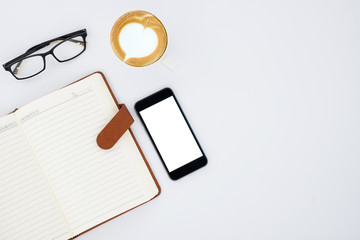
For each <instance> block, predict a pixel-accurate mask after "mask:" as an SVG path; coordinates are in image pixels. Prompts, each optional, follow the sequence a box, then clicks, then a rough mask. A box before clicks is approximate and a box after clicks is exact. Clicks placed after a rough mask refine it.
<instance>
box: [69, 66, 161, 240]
mask: <svg viewBox="0 0 360 240" xmlns="http://www.w3.org/2000/svg"><path fill="white" fill-rule="evenodd" d="M96 73H99V74H101V76H102V78H103V79H104V81H105V83H106V86H107V87H108V89H109V91H110V93H111V96H112V97H113V99H114V101H115V103H116V105H117V106H118V108H119V110H120V109H121V107H122V106H124V105H123V104H119V103H118V102H117V100H116V98H115V95H114V93H113V92H112V90H111V88H110V85H109V83H108V81H107V80H106V78H105V76H104V74H103V73H102V72H94V73H92V74H90V75H88V76H86V77H84V78H81V79H80V80H78V81H81V80H82V79H85V78H87V77H89V76H91V75H93V74H96ZM78 81H75V82H78ZM75 82H74V83H75ZM126 111H127V109H126ZM128 114H129V115H130V113H128ZM116 116H117V115H115V117H116ZM122 116H125V121H121V116H120V118H116V119H117V121H116V122H113V121H111V122H112V123H115V124H119V128H120V130H119V128H118V134H121V132H122V131H123V130H124V128H126V126H130V125H131V123H130V122H129V121H131V120H129V118H126V114H124V115H122ZM130 116H131V115H130ZM122 124H124V125H122ZM129 124H130V125H129ZM108 126H109V125H107V127H108ZM105 128H106V127H105ZM110 128H114V124H112V126H110ZM125 131H126V130H125ZM129 131H130V133H131V136H132V138H133V139H134V142H135V143H136V146H137V148H138V149H139V152H140V154H141V156H142V158H143V160H144V162H145V164H146V166H147V168H148V170H149V172H150V174H151V176H152V178H153V180H154V182H155V184H156V186H157V188H158V190H159V192H158V194H157V195H155V196H154V197H153V198H152V199H154V198H156V197H157V196H159V195H160V193H161V188H160V185H159V183H158V181H157V180H156V178H155V175H154V173H153V171H152V170H151V168H150V165H149V163H148V162H147V160H146V158H145V155H144V153H143V152H142V150H141V148H140V146H139V144H138V142H137V141H136V138H135V136H134V134H133V132H132V131H131V129H130V128H129ZM102 132H103V131H102ZM122 133H123V132H122ZM121 135H122V134H121ZM110 138H111V137H110ZM117 140H118V139H116V137H115V139H114V138H111V139H110V145H114V144H115V143H116V141H117ZM114 141H115V142H114ZM105 146H109V144H105ZM104 151H106V150H104ZM152 199H150V200H148V201H146V202H144V203H142V204H140V205H138V206H141V205H143V204H145V203H147V202H149V201H151V200H152ZM138 206H136V207H138ZM136 207H134V208H136ZM134 208H131V209H129V210H127V211H125V212H122V213H120V214H119V215H116V216H115V217H113V218H110V219H108V220H106V221H104V222H102V223H100V224H98V225H96V226H94V227H92V228H90V229H88V230H86V231H84V232H82V233H80V234H78V235H76V236H74V237H73V238H71V239H75V238H77V237H78V236H80V235H82V234H84V233H86V232H88V231H90V230H91V229H94V228H96V227H98V226H100V225H102V224H104V223H106V222H108V221H110V220H112V219H114V218H116V217H118V216H120V215H122V214H124V213H126V212H128V211H131V210H132V209H134Z"/></svg>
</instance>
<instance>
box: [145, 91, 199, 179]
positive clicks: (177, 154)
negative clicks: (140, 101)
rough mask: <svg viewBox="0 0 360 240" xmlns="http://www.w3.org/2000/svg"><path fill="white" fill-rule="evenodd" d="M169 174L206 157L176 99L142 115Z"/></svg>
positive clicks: (152, 108)
mask: <svg viewBox="0 0 360 240" xmlns="http://www.w3.org/2000/svg"><path fill="white" fill-rule="evenodd" d="M140 115H141V117H142V118H143V120H144V122H145V125H146V127H147V129H148V130H149V132H150V135H151V136H152V138H153V140H154V142H155V145H156V147H157V148H158V150H159V152H160V155H161V157H162V159H163V160H164V162H165V165H166V167H167V169H168V170H169V172H172V171H173V170H175V169H178V168H179V167H181V166H183V165H185V164H187V163H189V162H191V161H193V160H195V159H197V158H199V157H201V156H203V154H202V153H201V150H200V148H199V146H198V144H197V143H196V141H195V138H194V136H193V135H192V133H191V131H190V129H189V127H188V125H187V124H186V121H185V119H184V117H183V115H182V114H181V111H180V109H179V107H178V105H177V104H176V102H175V99H174V97H172V96H171V97H168V98H166V99H164V100H162V101H161V102H158V103H156V104H154V105H152V106H151V107H148V108H146V109H144V110H142V111H140Z"/></svg>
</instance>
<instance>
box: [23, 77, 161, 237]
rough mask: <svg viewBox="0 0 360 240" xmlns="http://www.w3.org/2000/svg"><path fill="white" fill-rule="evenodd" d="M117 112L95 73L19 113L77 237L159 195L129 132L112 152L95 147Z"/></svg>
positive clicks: (103, 84) (106, 90) (104, 86)
mask: <svg viewBox="0 0 360 240" xmlns="http://www.w3.org/2000/svg"><path fill="white" fill-rule="evenodd" d="M50 103H51V104H50ZM117 111H118V108H117V107H116V105H115V103H114V100H113V99H112V97H111V95H110V93H109V91H108V89H107V87H106V85H105V83H104V80H103V79H102V77H101V75H100V74H94V75H92V76H90V77H88V78H87V79H84V80H81V81H80V82H77V83H75V84H73V85H71V86H68V87H66V88H64V89H61V90H59V91H57V92H55V93H53V94H51V95H49V96H46V97H44V98H42V99H40V100H38V101H36V102H34V103H32V104H30V105H28V106H26V107H24V108H23V109H22V110H21V112H20V111H19V112H18V113H17V114H18V116H19V119H20V121H21V122H22V126H23V129H24V131H25V133H26V135H27V137H28V139H29V142H30V143H31V145H32V147H33V149H34V152H35V154H36V156H37V158H38V160H39V162H40V163H41V166H42V168H43V170H44V172H45V173H46V176H47V178H48V181H49V182H50V185H51V186H52V189H53V192H54V193H55V195H56V197H57V200H58V202H59V203H60V205H61V208H62V210H63V212H64V215H65V216H66V218H67V220H68V222H69V223H70V225H71V228H72V230H73V232H74V233H76V234H78V233H81V232H83V231H86V230H88V229H89V228H91V227H94V226H95V225H97V224H99V223H102V222H104V221H106V220H108V219H109V218H112V217H114V216H116V215H118V214H120V213H122V212H124V211H126V210H129V209H130V208H132V207H135V206H137V205H139V204H141V203H143V202H145V201H147V200H149V199H151V198H152V197H153V196H155V195H156V193H157V191H158V190H157V188H156V186H155V183H154V182H153V179H152V178H151V176H150V173H149V172H148V170H147V168H146V166H145V163H144V161H143V159H142V157H141V155H140V153H139V151H138V149H137V148H136V145H135V143H134V141H133V139H132V137H131V135H130V133H129V132H127V133H126V134H124V136H123V137H122V138H121V139H120V141H119V142H118V143H117V144H116V145H115V146H114V147H113V148H112V149H111V150H102V149H100V148H99V147H98V146H97V143H96V137H97V135H98V134H99V133H100V131H101V130H102V129H103V128H104V126H105V125H106V124H107V123H108V122H109V121H110V119H111V118H112V117H113V116H114V115H115V113H116V112H117Z"/></svg>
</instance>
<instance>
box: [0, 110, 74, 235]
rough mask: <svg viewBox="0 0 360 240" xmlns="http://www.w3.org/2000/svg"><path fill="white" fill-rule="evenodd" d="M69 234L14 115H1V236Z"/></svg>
mask: <svg viewBox="0 0 360 240" xmlns="http://www.w3.org/2000/svg"><path fill="white" fill-rule="evenodd" d="M69 237H70V234H69V232H68V228H67V227H66V225H65V223H64V219H63V218H62V216H61V215H60V212H59V209H58V208H57V206H56V203H55V201H54V199H53V197H52V195H51V191H50V190H49V188H48V186H47V185H46V182H45V180H44V178H43V176H42V173H41V171H40V168H39V166H38V165H37V163H36V161H35V160H34V157H33V153H32V152H31V150H30V149H29V146H28V145H27V142H26V139H25V137H24V136H23V133H22V132H21V130H20V128H19V127H18V125H17V121H16V118H15V116H14V114H10V115H8V116H5V117H2V118H0V239H36V240H39V239H58V240H61V239H69Z"/></svg>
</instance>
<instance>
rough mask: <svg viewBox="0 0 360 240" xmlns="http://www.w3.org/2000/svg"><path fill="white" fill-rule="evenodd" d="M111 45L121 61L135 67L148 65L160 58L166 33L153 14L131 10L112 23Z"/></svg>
mask: <svg viewBox="0 0 360 240" xmlns="http://www.w3.org/2000/svg"><path fill="white" fill-rule="evenodd" d="M110 40H111V46H112V48H113V50H114V52H115V54H116V55H117V56H118V58H120V59H121V60H122V61H123V62H125V63H127V64H129V65H132V66H137V67H142V66H147V65H150V64H152V63H154V62H156V61H157V60H159V59H160V58H161V56H162V55H163V54H164V52H165V50H166V47H167V33H166V30H165V28H164V26H163V25H162V23H161V22H160V20H159V19H157V18H156V17H155V16H154V15H152V14H151V13H148V12H145V11H133V12H129V13H126V14H124V15H123V16H121V17H120V18H119V19H118V20H117V21H116V22H115V24H114V26H113V28H112V30H111V35H110Z"/></svg>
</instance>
